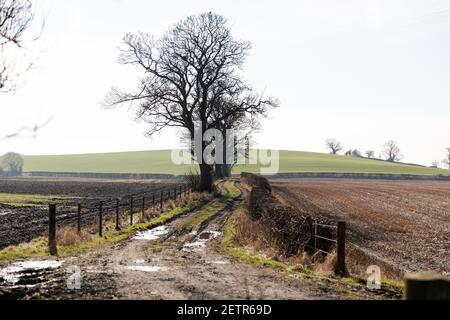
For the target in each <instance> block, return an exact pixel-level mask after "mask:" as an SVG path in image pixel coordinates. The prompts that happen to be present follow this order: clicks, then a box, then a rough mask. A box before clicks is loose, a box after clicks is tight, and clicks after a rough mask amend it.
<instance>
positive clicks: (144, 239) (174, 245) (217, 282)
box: [31, 199, 376, 300]
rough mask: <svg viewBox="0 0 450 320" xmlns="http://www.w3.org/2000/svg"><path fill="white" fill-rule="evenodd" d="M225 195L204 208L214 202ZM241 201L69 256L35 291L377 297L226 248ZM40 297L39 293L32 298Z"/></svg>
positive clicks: (51, 294)
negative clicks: (191, 223)
mask: <svg viewBox="0 0 450 320" xmlns="http://www.w3.org/2000/svg"><path fill="white" fill-rule="evenodd" d="M219 201H220V199H216V200H213V201H212V202H210V203H208V204H207V205H206V206H205V207H211V206H213V205H214V204H215V203H217V202H219ZM241 201H242V200H241V199H237V200H229V201H228V203H227V205H226V207H225V209H223V210H221V211H219V212H218V213H217V214H216V215H214V216H213V217H212V218H210V219H208V220H206V221H204V222H203V223H200V224H199V225H197V226H195V227H193V228H188V229H183V228H180V224H181V223H182V222H183V221H186V219H189V218H192V217H193V216H194V215H196V214H198V213H200V212H202V210H203V209H204V208H205V207H204V208H201V209H199V210H197V211H194V212H192V213H190V214H188V215H185V216H182V217H180V218H178V219H176V220H174V221H172V222H170V223H168V224H167V225H165V226H162V227H158V228H155V229H152V230H148V231H146V232H142V233H138V234H137V235H136V237H134V238H132V239H130V240H127V241H124V242H122V243H120V244H117V245H114V246H111V247H110V248H107V249H105V248H102V249H101V250H98V251H93V252H90V253H88V254H85V255H83V256H80V257H74V258H71V259H66V261H65V262H64V265H63V267H62V268H61V269H60V270H59V271H58V272H56V273H54V274H53V278H54V279H53V280H52V281H50V283H49V284H47V285H46V286H45V287H43V288H41V290H39V292H38V293H35V297H39V298H51V299H55V298H59V299H156V300H159V299H348V298H355V297H356V298H368V297H371V298H374V297H376V296H375V295H370V294H369V293H367V292H365V290H361V289H359V290H356V289H354V288H352V287H350V286H347V287H345V286H344V287H343V286H336V285H333V284H331V283H330V282H327V281H317V280H311V279H305V278H303V277H301V276H300V275H298V274H296V275H294V274H292V273H283V272H280V271H276V270H273V269H270V268H264V267H256V266H254V265H248V264H244V263H240V262H236V261H232V260H230V259H228V258H227V257H224V256H223V255H221V253H220V238H221V235H222V230H223V226H224V224H225V222H226V220H227V218H228V217H229V215H230V214H231V213H232V212H233V210H234V209H235V208H236V207H237V206H238V205H239V204H240V202H241ZM69 266H76V267H77V268H80V269H81V276H82V281H81V289H79V290H68V289H67V285H66V283H65V282H66V281H67V277H68V275H67V274H66V273H65V272H64V270H67V268H68V267H69ZM31 298H33V297H31Z"/></svg>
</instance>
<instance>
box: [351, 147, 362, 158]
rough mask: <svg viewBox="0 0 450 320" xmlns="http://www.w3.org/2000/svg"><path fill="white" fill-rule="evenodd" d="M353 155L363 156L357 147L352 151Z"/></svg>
mask: <svg viewBox="0 0 450 320" xmlns="http://www.w3.org/2000/svg"><path fill="white" fill-rule="evenodd" d="M352 156H353V157H358V158H361V152H360V151H359V150H358V149H355V150H353V151H352Z"/></svg>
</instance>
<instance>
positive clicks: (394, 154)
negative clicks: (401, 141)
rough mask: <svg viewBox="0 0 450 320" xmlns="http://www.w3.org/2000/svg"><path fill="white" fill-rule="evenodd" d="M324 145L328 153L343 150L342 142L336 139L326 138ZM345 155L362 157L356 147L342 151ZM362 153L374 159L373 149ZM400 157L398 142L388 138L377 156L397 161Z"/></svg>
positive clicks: (336, 152)
mask: <svg viewBox="0 0 450 320" xmlns="http://www.w3.org/2000/svg"><path fill="white" fill-rule="evenodd" d="M325 145H326V147H327V149H328V150H329V151H330V154H338V153H339V152H340V151H342V150H344V147H343V146H342V144H341V143H340V142H339V141H338V140H336V139H332V138H330V139H327V140H326V141H325ZM344 154H345V155H346V156H352V157H358V158H363V157H364V156H363V152H361V151H360V150H358V149H350V150H347V151H346V152H345V153H344ZM364 154H365V155H366V157H367V158H368V159H375V151H373V150H367V151H365V152H364ZM401 158H402V155H401V152H400V148H399V146H398V143H397V142H395V141H393V140H389V141H388V142H386V143H385V144H384V145H383V150H382V152H381V154H380V156H379V159H382V160H386V161H389V162H398V161H400V160H401Z"/></svg>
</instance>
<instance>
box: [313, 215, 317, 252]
mask: <svg viewBox="0 0 450 320" xmlns="http://www.w3.org/2000/svg"><path fill="white" fill-rule="evenodd" d="M313 223H314V245H313V255H314V254H316V251H317V220H313Z"/></svg>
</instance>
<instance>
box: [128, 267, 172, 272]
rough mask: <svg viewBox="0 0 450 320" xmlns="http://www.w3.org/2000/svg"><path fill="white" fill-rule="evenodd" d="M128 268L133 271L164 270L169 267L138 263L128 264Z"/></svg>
mask: <svg viewBox="0 0 450 320" xmlns="http://www.w3.org/2000/svg"><path fill="white" fill-rule="evenodd" d="M127 269H128V270H133V271H142V272H162V271H167V270H168V268H166V267H160V266H144V265H138V266H128V267H127Z"/></svg>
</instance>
